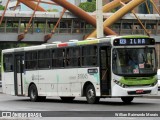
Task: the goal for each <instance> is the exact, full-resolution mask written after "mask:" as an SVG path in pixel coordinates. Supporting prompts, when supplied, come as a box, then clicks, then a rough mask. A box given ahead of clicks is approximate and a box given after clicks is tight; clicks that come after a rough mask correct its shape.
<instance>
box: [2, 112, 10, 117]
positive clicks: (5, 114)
mask: <svg viewBox="0 0 160 120" xmlns="http://www.w3.org/2000/svg"><path fill="white" fill-rule="evenodd" d="M2 117H5V118H6V117H12V114H11V112H2Z"/></svg>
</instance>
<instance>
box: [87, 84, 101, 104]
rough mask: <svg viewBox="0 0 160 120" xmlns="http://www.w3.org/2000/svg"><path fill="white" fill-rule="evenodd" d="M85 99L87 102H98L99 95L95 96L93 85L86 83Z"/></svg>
mask: <svg viewBox="0 0 160 120" xmlns="http://www.w3.org/2000/svg"><path fill="white" fill-rule="evenodd" d="M86 99H87V102H88V103H89V104H95V103H98V102H99V99H100V98H99V97H96V92H95V88H94V86H93V85H91V84H90V85H88V86H87V88H86Z"/></svg>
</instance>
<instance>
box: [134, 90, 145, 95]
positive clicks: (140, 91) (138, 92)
mask: <svg viewBox="0 0 160 120" xmlns="http://www.w3.org/2000/svg"><path fill="white" fill-rule="evenodd" d="M143 92H144V91H143V90H136V93H137V94H141V93H143Z"/></svg>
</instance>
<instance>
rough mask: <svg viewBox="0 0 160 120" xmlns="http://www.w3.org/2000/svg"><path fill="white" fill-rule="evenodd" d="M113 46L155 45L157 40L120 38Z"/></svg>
mask: <svg viewBox="0 0 160 120" xmlns="http://www.w3.org/2000/svg"><path fill="white" fill-rule="evenodd" d="M113 44H114V45H115V46H122V45H154V44H155V40H154V39H153V38H119V39H115V40H114V42H113Z"/></svg>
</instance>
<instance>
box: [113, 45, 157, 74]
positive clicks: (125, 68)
mask: <svg viewBox="0 0 160 120" xmlns="http://www.w3.org/2000/svg"><path fill="white" fill-rule="evenodd" d="M155 54H156V53H155V49H154V48H123V49H122V48H117V49H113V65H112V67H113V72H114V73H115V74H118V75H140V74H145V75H150V74H155V73H156V67H157V66H156V57H155V56H156V55H155Z"/></svg>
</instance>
